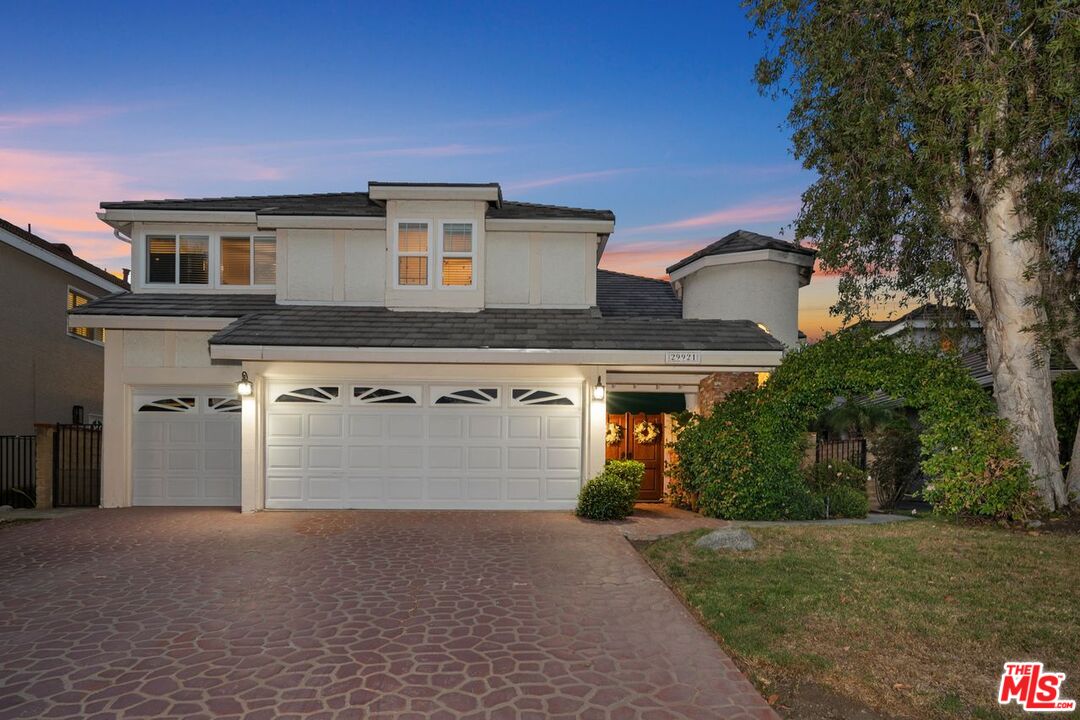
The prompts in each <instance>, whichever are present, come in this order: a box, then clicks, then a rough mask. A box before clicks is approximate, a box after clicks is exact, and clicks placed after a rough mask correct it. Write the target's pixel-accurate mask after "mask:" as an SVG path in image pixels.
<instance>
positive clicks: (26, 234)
mask: <svg viewBox="0 0 1080 720" xmlns="http://www.w3.org/2000/svg"><path fill="white" fill-rule="evenodd" d="M0 230H4V231H6V232H9V233H11V234H12V235H14V236H15V237H17V238H20V239H21V240H25V241H26V242H28V243H30V244H32V245H34V246H36V247H39V248H41V249H42V250H45V251H46V252H50V253H52V254H53V255H55V256H56V257H57V258H60V259H61V260H66V261H67V262H69V263H72V264H74V265H77V266H78V267H79V268H81V269H82V270H85V271H86V272H89V273H93V274H94V275H96V276H97V277H99V278H101V279H102V280H107V281H108V282H110V283H112V284H113V285H115V286H116V287H117V288H121V289H124V290H129V289H130V288H131V286H130V285H128V283H126V282H124V281H123V280H122V279H121V278H118V277H116V276H115V275H113V274H112V273H110V272H108V271H106V270H103V269H102V268H99V267H98V266H96V265H93V264H91V263H89V262H87V261H86V260H83V259H82V258H81V257H79V256H78V255H76V254H75V253H73V252H72V251H71V248H70V247H68V246H67V245H64V244H63V243H51V242H49V241H48V240H46V239H45V238H43V237H40V236H38V235H35V234H34V233H32V232H30V231H29V230H26V229H25V228H21V227H19V226H18V225H13V224H12V223H9V222H8V221H7V220H4V219H3V218H0Z"/></svg>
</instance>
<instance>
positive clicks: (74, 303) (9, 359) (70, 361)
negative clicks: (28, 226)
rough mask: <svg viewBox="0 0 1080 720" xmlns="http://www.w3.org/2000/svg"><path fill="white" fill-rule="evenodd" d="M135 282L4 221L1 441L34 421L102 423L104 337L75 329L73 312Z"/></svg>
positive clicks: (26, 431) (0, 240)
mask: <svg viewBox="0 0 1080 720" xmlns="http://www.w3.org/2000/svg"><path fill="white" fill-rule="evenodd" d="M127 289H128V284H127V283H126V282H124V281H123V280H121V279H120V278H118V277H114V276H113V275H110V274H109V273H107V272H105V271H104V270H102V269H101V268H98V267H95V266H93V265H91V264H90V263H88V262H86V261H85V260H83V259H81V258H79V257H77V256H76V255H74V254H73V253H72V252H71V248H69V247H68V246H67V245H61V244H57V243H50V242H48V241H47V240H44V239H43V238H40V237H38V236H37V235H34V234H33V233H31V232H30V231H28V230H24V229H23V228H21V227H18V226H16V225H12V224H11V223H9V222H7V221H6V220H3V219H0V329H2V331H3V337H4V350H3V362H2V365H3V373H0V435H31V434H33V432H34V423H39V422H40V423H56V422H67V423H70V422H72V419H73V408H74V407H76V406H77V407H80V408H82V418H83V420H84V421H87V422H89V421H92V420H100V419H101V410H102V406H101V403H102V389H103V385H102V378H103V375H104V367H105V350H104V347H103V343H104V340H105V337H104V332H103V331H102V330H101V329H100V328H94V327H85V326H71V327H69V326H68V323H67V317H66V312H67V310H68V309H70V308H73V307H78V306H80V305H83V304H85V303H87V302H90V301H92V300H94V299H95V298H98V297H102V296H105V295H110V294H112V293H115V292H120V291H124V290H127Z"/></svg>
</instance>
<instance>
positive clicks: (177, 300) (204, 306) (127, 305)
mask: <svg viewBox="0 0 1080 720" xmlns="http://www.w3.org/2000/svg"><path fill="white" fill-rule="evenodd" d="M276 299H277V298H276V297H275V296H274V295H273V293H267V294H261V295H256V294H239V293H236V294H224V293H219V294H203V293H117V294H115V295H109V296H107V297H103V298H99V299H97V300H93V301H91V302H89V303H87V304H86V305H82V306H80V307H78V308H76V309H74V310H71V311H70V312H71V314H72V315H136V316H150V317H210V318H241V317H244V316H245V315H250V314H251V313H254V312H261V311H264V310H270V309H272V308H274V307H276V305H275V302H276Z"/></svg>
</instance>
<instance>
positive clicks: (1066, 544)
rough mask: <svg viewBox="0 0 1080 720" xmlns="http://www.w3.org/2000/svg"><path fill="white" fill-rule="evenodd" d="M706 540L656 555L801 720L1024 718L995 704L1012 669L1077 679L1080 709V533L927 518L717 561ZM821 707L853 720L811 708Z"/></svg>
mask: <svg viewBox="0 0 1080 720" xmlns="http://www.w3.org/2000/svg"><path fill="white" fill-rule="evenodd" d="M704 532H705V531H695V532H690V533H684V534H682V535H676V536H673V537H669V538H666V539H663V540H660V541H658V542H656V543H653V544H652V545H649V546H648V547H646V548H645V549H644V554H645V557H646V558H647V559H648V561H649V562H650V563H651V564H652V566H653V567H654V568H655V569H656V571H657V572H658V573H659V574H660V575H661V577H663V578H664V579H665V580H666V581H667V582H668V583H669V584H670V585H671V587H672V588H673V589H674V590H675V591H676V592H677V593H679V594H680V595H681V596H682V597H683V599H684V600H685V601H686V602H687V604H688V605H690V606H691V607H692V608H694V609H695V610H696V611H697V612H698V613H699V614H700V616H701V618H702V621H703V622H704V624H705V625H706V627H708V628H709V630H711V631H712V632H713V633H714V634H715V635H716V636H717V637H718V638H719V640H720V642H721V643H722V644H723V646H724V647H725V648H726V649H727V650H728V651H729V652H730V653H731V654H732V655H733V656H734V657H735V658H736V660H737V661H738V662H739V663H740V665H741V666H742V667H743V668H744V669H745V670H746V671H747V672H748V674H749V675H750V676H751V677H752V678H753V679H754V681H755V683H757V685H758V687H759V688H760V689H761V690H762V692H763V693H764V694H765V695H766V696H767V697H768V696H771V695H775V696H776V697H775V698H770V700H772V701H775V703H776V705H777V707H778V708H779V709H780V710H781V712H787V713H788V714H789V715H790V716H792V717H800V718H801V717H827V716H836V717H848V716H850V715H853V714H854V711H852V710H850V709H849V710H844V709H842V706H843V703H844V702H849V703H851V706H850V707H855V708H862V707H866V708H868V709H870V710H872V711H873V714H876V715H880V716H886V717H888V716H899V717H915V718H997V717H1014V716H1016V715H1022V714H1023V713H1022V712H1020V711H1019V710H1018V709H1017V708H1016V706H1015V705H1013V706H1011V707H1012V709H1011V710H1010V711H1009V712H1007V713H1006V712H1002V710H1001V709H1000V706H998V705H997V702H996V697H995V694H996V692H997V684H998V679H999V677H1000V674H1001V670H1002V664H1003V663H1004V662H1005V661H1006V660H1041V661H1042V662H1043V663H1044V664H1045V666H1046V668H1047V670H1048V671H1055V672H1064V673H1066V674H1067V676H1068V677H1067V679H1066V681H1065V684H1064V688H1063V691H1064V692H1063V695H1064V696H1065V697H1068V698H1073V699H1080V536H1077V535H1063V534H1046V533H1038V534H1031V533H1019V532H1013V531H1008V530H1002V529H996V528H987V527H970V526H963V525H956V524H950V523H947V522H945V521H940V520H932V519H926V520H916V521H912V522H904V523H895V524H889V525H856V526H841V527H822V526H817V527H776V528H753V529H751V530H750V532H751V534H752V535H753V536H754V538H755V539H756V540H757V541H758V548H757V549H756V550H753V551H751V552H745V553H734V552H730V551H726V552H720V553H717V552H714V551H710V550H702V549H698V548H695V547H694V546H693V543H694V540H696V539H697V538H698V537H700V536H701V535H702V534H703V533H704ZM807 688H812V689H813V690H812V691H811V692H808V691H807V690H806V689H807ZM821 694H825V695H828V696H830V697H833V698H836V699H837V700H838V701H840V707H841V709H839V710H835V711H830V712H829V714H828V715H826V714H824V711H822V710H820V709H814V710H810V708H809V705H810V704H812V703H813V701H812V699H810V698H812V697H814V696H819V695H821ZM800 698H807V699H806V702H805V705H804V706H803V707H801V708H800V704H801V703H802V701H801V700H800ZM826 705H829V703H826ZM832 706H834V707H837V705H836V703H832ZM785 708H786V709H785ZM815 708H817V706H815Z"/></svg>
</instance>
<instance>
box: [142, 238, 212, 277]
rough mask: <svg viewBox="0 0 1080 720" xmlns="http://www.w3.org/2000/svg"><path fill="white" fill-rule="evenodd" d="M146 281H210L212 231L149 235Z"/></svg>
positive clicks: (147, 239) (147, 240) (147, 241)
mask: <svg viewBox="0 0 1080 720" xmlns="http://www.w3.org/2000/svg"><path fill="white" fill-rule="evenodd" d="M146 281H147V282H148V283H163V284H168V285H177V284H179V285H207V284H209V282H210V237H209V236H208V235H180V236H176V235H147V236H146Z"/></svg>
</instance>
